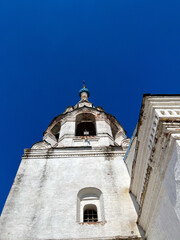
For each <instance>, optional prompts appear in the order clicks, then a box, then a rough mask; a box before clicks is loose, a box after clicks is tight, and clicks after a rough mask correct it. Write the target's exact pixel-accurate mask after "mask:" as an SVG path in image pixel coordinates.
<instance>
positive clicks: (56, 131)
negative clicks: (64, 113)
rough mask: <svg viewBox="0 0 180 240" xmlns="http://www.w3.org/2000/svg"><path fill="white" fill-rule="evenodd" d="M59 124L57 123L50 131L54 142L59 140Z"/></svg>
mask: <svg viewBox="0 0 180 240" xmlns="http://www.w3.org/2000/svg"><path fill="white" fill-rule="evenodd" d="M60 128H61V124H60V122H59V123H57V124H56V125H55V126H54V127H53V128H52V129H51V132H52V134H53V135H54V136H55V138H56V140H57V141H58V139H59V132H60Z"/></svg>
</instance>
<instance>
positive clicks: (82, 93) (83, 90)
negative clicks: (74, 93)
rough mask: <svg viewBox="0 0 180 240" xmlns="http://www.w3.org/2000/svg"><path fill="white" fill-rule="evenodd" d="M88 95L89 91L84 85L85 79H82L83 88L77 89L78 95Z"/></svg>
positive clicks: (85, 96)
mask: <svg viewBox="0 0 180 240" xmlns="http://www.w3.org/2000/svg"><path fill="white" fill-rule="evenodd" d="M89 95H90V92H89V90H88V89H87V88H86V86H85V81H84V80H83V88H81V89H80V90H79V96H80V97H81V99H86V100H87V99H88V97H89Z"/></svg>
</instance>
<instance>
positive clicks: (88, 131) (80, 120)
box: [75, 113, 96, 136]
mask: <svg viewBox="0 0 180 240" xmlns="http://www.w3.org/2000/svg"><path fill="white" fill-rule="evenodd" d="M75 135H76V136H95V135H96V120H95V117H94V115H93V114H91V113H80V114H78V115H77V116H76V129H75Z"/></svg>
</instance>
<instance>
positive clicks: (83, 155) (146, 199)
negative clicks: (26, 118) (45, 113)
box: [0, 85, 180, 240]
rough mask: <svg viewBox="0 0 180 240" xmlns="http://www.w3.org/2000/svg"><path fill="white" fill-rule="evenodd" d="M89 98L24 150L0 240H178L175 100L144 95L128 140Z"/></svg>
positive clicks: (179, 124)
mask: <svg viewBox="0 0 180 240" xmlns="http://www.w3.org/2000/svg"><path fill="white" fill-rule="evenodd" d="M89 95H90V92H89V90H88V89H87V88H86V87H85V85H84V86H83V88H82V89H81V90H80V91H79V96H80V101H79V102H78V103H77V104H76V105H75V106H74V107H73V106H70V107H67V108H66V110H65V111H64V112H63V113H62V114H60V115H58V116H57V117H55V118H54V119H53V120H52V122H51V123H50V125H49V126H48V128H47V129H46V131H45V132H44V135H43V140H42V141H40V142H37V143H35V144H34V145H33V146H32V147H31V148H30V149H25V150H24V155H23V157H22V161H21V164H20V166H19V169H18V172H17V175H16V177H15V181H14V183H13V186H12V188H11V191H10V193H9V196H8V198H7V201H6V203H5V206H4V209H3V212H2V215H1V218H0V240H70V239H71V240H72V239H73V240H96V239H97V240H99V239H107V240H111V239H112V240H113V239H116V240H117V239H118V240H140V239H144V240H145V239H147V240H178V239H179V238H180V237H179V236H180V96H177V95H176V96H157V95H156V96H153V95H144V96H143V101H142V107H141V112H140V116H139V121H138V124H137V126H136V128H135V131H134V134H133V136H132V138H131V139H128V138H127V137H126V132H125V130H124V128H123V126H121V124H120V123H119V121H118V120H117V119H116V118H115V117H114V116H112V115H111V114H109V113H106V112H105V110H104V109H103V108H102V107H95V106H94V105H93V104H92V103H91V102H89V100H88V98H89Z"/></svg>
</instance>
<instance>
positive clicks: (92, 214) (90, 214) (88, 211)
mask: <svg viewBox="0 0 180 240" xmlns="http://www.w3.org/2000/svg"><path fill="white" fill-rule="evenodd" d="M83 222H98V214H97V207H96V205H94V204H88V205H85V206H84V214H83Z"/></svg>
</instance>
